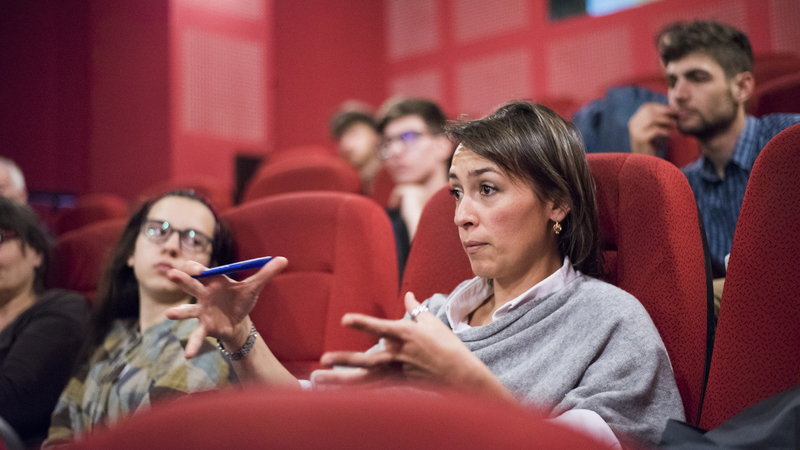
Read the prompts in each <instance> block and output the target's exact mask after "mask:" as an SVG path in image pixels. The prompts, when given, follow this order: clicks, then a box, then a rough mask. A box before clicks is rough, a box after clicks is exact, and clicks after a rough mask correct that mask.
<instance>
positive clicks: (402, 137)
mask: <svg viewBox="0 0 800 450" xmlns="http://www.w3.org/2000/svg"><path fill="white" fill-rule="evenodd" d="M423 136H431V134H430V133H423V132H421V131H404V132H402V133H400V134H398V135H397V136H388V137H385V138H383V140H382V141H381V143H380V145H379V146H378V157H379V158H380V159H389V158H390V157H391V156H392V144H393V143H395V142H400V143H401V144H403V145H402V147H401V148H402V151H404V152H405V151H408V150H409V149H411V148H413V147H414V146H415V145H417V142H419V139H420V138H421V137H423Z"/></svg>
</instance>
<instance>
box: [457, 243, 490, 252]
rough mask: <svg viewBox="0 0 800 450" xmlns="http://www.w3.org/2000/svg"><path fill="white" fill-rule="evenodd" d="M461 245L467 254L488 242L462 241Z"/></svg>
mask: <svg viewBox="0 0 800 450" xmlns="http://www.w3.org/2000/svg"><path fill="white" fill-rule="evenodd" d="M461 245H463V246H464V251H466V252H467V253H469V254H472V253H477V252H479V251H481V250H482V249H483V248H484V247H486V246H487V245H489V244H487V243H486V242H480V241H465V242H462V243H461Z"/></svg>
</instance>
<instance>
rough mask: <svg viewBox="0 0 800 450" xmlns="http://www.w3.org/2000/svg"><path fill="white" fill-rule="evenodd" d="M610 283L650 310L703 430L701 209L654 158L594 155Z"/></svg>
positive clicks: (679, 178) (691, 414) (688, 408)
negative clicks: (699, 214) (701, 408)
mask: <svg viewBox="0 0 800 450" xmlns="http://www.w3.org/2000/svg"><path fill="white" fill-rule="evenodd" d="M588 160H589V166H590V168H591V170H592V175H593V176H594V179H595V183H596V185H597V203H598V206H599V210H600V230H601V233H602V236H603V242H604V244H603V245H604V250H605V251H604V253H605V255H606V271H607V272H608V277H609V280H610V281H612V282H613V283H614V284H616V285H617V286H619V287H620V288H622V289H624V290H626V291H628V292H630V293H631V294H633V295H634V296H636V298H637V299H639V301H640V302H642V304H643V305H644V307H645V308H646V309H647V312H648V313H650V317H651V318H652V319H653V322H654V323H655V325H656V328H658V331H659V333H660V334H661V339H663V341H664V345H665V346H666V348H667V352H668V353H669V356H670V360H671V361H672V367H673V370H674V372H675V378H676V381H677V384H678V390H679V391H680V394H681V398H682V399H683V406H684V410H685V412H686V420H687V421H688V422H689V423H697V417H698V414H699V410H700V405H701V392H702V387H703V374H704V368H705V360H706V340H707V336H706V329H707V319H708V317H707V313H708V296H707V295H708V291H707V285H706V273H705V259H704V254H703V244H702V237H701V235H700V225H699V222H698V218H697V206H696V204H695V201H694V196H693V194H692V191H691V188H690V187H689V183H688V182H687V181H686V177H684V176H683V174H682V173H681V172H680V170H678V169H677V168H676V167H675V166H674V165H672V164H670V163H668V162H666V161H664V160H661V159H659V158H656V157H652V156H644V155H636V154H626V153H605V154H602V153H597V154H592V155H588Z"/></svg>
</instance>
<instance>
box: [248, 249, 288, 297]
mask: <svg viewBox="0 0 800 450" xmlns="http://www.w3.org/2000/svg"><path fill="white" fill-rule="evenodd" d="M288 265H289V261H288V260H287V259H286V258H284V257H283V256H276V257H275V258H272V260H271V261H270V262H268V263H266V264H265V265H264V267H262V268H261V269H259V270H258V272H256V273H254V274H253V275H251V276H249V277H247V278H245V279H244V280H243V281H242V282H243V283H247V284H252V285H253V289H255V290H256V292H259V291H261V289H262V288H263V287H264V285H265V284H267V282H268V281H269V280H271V279H272V277H274V276H275V275H277V274H279V273H281V272H283V270H284V269H286V266H288Z"/></svg>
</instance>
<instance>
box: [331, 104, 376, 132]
mask: <svg viewBox="0 0 800 450" xmlns="http://www.w3.org/2000/svg"><path fill="white" fill-rule="evenodd" d="M357 123H363V124H365V125H367V126H369V127H370V128H372V129H373V130H375V131H378V126H377V124H376V123H375V119H374V118H373V117H372V115H371V114H369V113H368V112H365V111H357V110H347V111H339V112H337V113H336V114H334V115H333V117H332V118H331V123H330V127H331V136H333V138H334V139H341V138H342V135H343V134H344V133H345V131H347V129H348V128H350V127H352V126H353V125H355V124H357Z"/></svg>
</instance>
